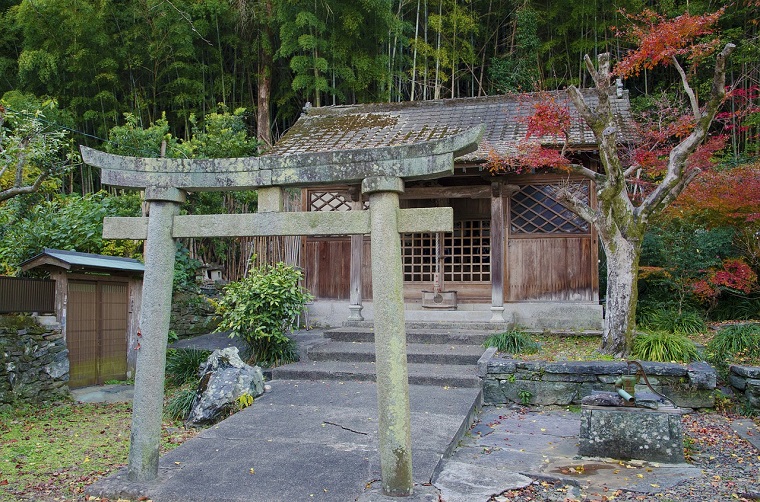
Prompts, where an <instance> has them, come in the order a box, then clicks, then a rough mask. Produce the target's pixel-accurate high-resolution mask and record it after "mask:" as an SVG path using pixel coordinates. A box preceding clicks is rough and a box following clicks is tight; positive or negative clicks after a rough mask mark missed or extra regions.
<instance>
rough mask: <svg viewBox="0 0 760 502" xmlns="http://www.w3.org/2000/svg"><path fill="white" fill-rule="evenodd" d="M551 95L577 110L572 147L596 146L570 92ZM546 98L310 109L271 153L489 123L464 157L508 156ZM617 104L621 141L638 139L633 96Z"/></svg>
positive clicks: (385, 142) (389, 141)
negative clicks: (474, 148) (492, 153)
mask: <svg viewBox="0 0 760 502" xmlns="http://www.w3.org/2000/svg"><path fill="white" fill-rule="evenodd" d="M583 92H584V95H585V97H586V101H587V102H588V103H589V104H590V105H592V106H593V105H594V104H595V103H596V97H595V95H594V93H593V92H591V91H590V90H585V91H583ZM550 94H551V95H552V96H553V98H554V99H555V100H556V101H557V102H558V103H567V105H568V108H569V109H570V111H571V115H572V116H573V122H572V123H573V126H572V128H571V131H570V141H571V144H572V146H574V147H578V148H584V147H585V148H593V147H595V146H596V142H595V141H594V135H593V133H592V132H591V129H589V128H588V126H587V125H586V124H585V123H584V122H583V121H582V120H580V118H579V117H578V114H577V111H576V109H575V107H574V106H573V105H572V103H571V102H570V100H569V98H568V97H567V93H566V92H564V91H555V92H553V93H550ZM540 99H546V93H542V94H510V95H503V96H488V97H480V98H460V99H442V100H434V101H409V102H403V103H377V104H363V105H347V106H325V107H320V108H308V110H307V111H306V113H305V114H303V115H301V117H300V118H299V119H298V121H297V122H296V123H295V124H294V125H293V127H292V128H291V129H290V130H289V131H288V132H287V133H286V134H285V135H284V136H283V137H282V138H281V139H280V141H278V142H277V144H276V145H275V146H274V148H273V149H272V151H271V152H270V153H272V154H280V155H285V154H291V153H302V152H324V151H333V150H349V149H356V148H376V147H383V146H395V145H405V144H411V143H418V142H423V141H430V140H435V139H441V138H445V137H447V136H450V135H451V134H455V133H458V132H462V131H464V130H466V129H469V128H470V127H473V126H476V125H479V124H486V132H485V135H484V137H483V140H482V141H481V143H480V145H479V148H478V150H477V151H475V152H474V153H471V154H468V155H467V156H465V157H463V158H460V159H459V160H463V161H477V160H483V159H485V158H486V157H487V154H488V152H489V151H490V150H496V151H497V152H502V153H503V152H505V151H508V150H509V149H511V148H514V146H515V144H516V143H517V142H519V141H520V140H523V139H524V138H525V135H526V131H527V124H526V121H525V117H527V116H530V115H531V114H532V113H533V104H534V103H536V102H538V100H540ZM611 103H612V106H613V110H615V114H616V117H617V118H618V126H619V127H618V129H619V130H620V131H621V135H620V136H621V137H620V140H621V141H623V142H627V141H632V140H633V139H634V138H635V133H634V128H633V124H632V119H631V111H630V102H629V100H628V92H627V91H625V92H624V94H623V97H622V98H616V97H614V96H613V97H612V98H611ZM541 142H542V143H544V144H547V145H552V144H558V143H559V142H560V141H559V138H556V137H544V138H541Z"/></svg>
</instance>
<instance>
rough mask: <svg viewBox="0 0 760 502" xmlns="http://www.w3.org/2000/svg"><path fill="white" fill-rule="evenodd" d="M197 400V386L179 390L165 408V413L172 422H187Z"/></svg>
mask: <svg viewBox="0 0 760 502" xmlns="http://www.w3.org/2000/svg"><path fill="white" fill-rule="evenodd" d="M194 399H195V386H193V387H189V386H188V387H187V388H183V389H179V390H177V391H176V392H175V393H174V394H172V396H171V397H170V398H169V400H168V401H167V402H166V406H164V413H165V414H166V416H167V417H169V418H170V419H171V420H185V419H186V418H187V416H188V415H189V414H190V409H191V408H192V406H193V400H194Z"/></svg>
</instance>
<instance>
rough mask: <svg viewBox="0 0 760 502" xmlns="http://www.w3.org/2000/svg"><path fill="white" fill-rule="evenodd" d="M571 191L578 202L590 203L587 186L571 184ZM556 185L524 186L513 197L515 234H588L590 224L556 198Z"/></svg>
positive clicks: (512, 217) (511, 211) (513, 230)
mask: <svg viewBox="0 0 760 502" xmlns="http://www.w3.org/2000/svg"><path fill="white" fill-rule="evenodd" d="M563 188H564V189H568V190H571V191H572V193H573V195H575V197H577V198H578V199H580V200H582V201H584V202H586V203H588V200H589V184H588V182H580V183H572V184H570V185H569V186H568V185H566V186H564V187H563ZM556 190H557V187H556V186H554V185H525V186H521V187H520V190H519V191H517V192H515V193H514V194H512V199H511V205H510V223H511V232H512V233H513V234H587V233H589V224H588V222H587V221H585V220H583V219H582V218H580V217H579V216H578V215H577V214H575V213H573V212H572V211H570V210H569V209H567V208H566V207H565V206H563V205H562V204H560V203H559V202H558V201H557V200H556V199H555V198H554V197H553V194H554V193H555V191H556Z"/></svg>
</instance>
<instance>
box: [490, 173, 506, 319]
mask: <svg viewBox="0 0 760 502" xmlns="http://www.w3.org/2000/svg"><path fill="white" fill-rule="evenodd" d="M501 186H502V185H501V183H491V322H504V321H505V319H504V243H505V241H504V236H505V234H506V232H505V231H504V199H503V198H502V196H501Z"/></svg>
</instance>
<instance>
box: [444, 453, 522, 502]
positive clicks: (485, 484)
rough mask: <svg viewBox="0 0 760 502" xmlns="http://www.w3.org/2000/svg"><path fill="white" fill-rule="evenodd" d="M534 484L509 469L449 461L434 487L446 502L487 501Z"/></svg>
mask: <svg viewBox="0 0 760 502" xmlns="http://www.w3.org/2000/svg"><path fill="white" fill-rule="evenodd" d="M532 482H533V480H532V479H531V478H529V477H527V476H523V475H521V474H517V473H516V472H513V471H511V470H509V469H494V468H491V467H485V466H478V465H473V464H468V463H465V462H457V461H447V462H445V463H444V466H443V469H442V471H441V473H440V474H439V475H438V477H437V478H436V480H435V482H434V483H433V484H434V485H435V487H436V488H438V489H439V490H440V491H441V498H442V499H443V500H445V501H446V502H488V501H489V500H491V497H493V496H495V495H499V494H500V493H501V492H503V491H504V490H516V489H519V488H525V487H526V486H528V485H529V484H531V483H532Z"/></svg>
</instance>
